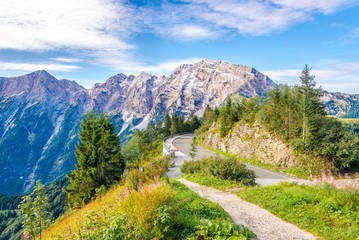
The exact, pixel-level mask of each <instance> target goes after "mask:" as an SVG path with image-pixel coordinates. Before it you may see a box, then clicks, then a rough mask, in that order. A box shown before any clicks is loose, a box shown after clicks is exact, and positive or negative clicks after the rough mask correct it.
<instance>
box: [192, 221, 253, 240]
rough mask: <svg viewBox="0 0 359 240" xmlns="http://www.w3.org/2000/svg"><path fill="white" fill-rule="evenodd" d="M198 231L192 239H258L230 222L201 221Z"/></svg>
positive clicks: (242, 227) (240, 226)
mask: <svg viewBox="0 0 359 240" xmlns="http://www.w3.org/2000/svg"><path fill="white" fill-rule="evenodd" d="M197 229H198V230H197V231H196V237H195V238H192V239H243V240H246V239H256V235H255V234H254V233H253V232H252V231H251V230H249V229H248V228H246V227H244V226H242V225H237V224H234V223H232V222H229V221H223V220H222V221H210V220H208V219H201V224H200V225H199V226H197Z"/></svg>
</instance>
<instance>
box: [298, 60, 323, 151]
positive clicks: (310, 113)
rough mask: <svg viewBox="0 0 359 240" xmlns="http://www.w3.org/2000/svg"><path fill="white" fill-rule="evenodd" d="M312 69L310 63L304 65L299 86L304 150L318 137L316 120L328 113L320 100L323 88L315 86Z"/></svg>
mask: <svg viewBox="0 0 359 240" xmlns="http://www.w3.org/2000/svg"><path fill="white" fill-rule="evenodd" d="M310 70H311V69H310V68H309V67H308V65H305V66H304V69H303V70H302V73H301V76H300V82H301V84H302V85H301V86H300V87H299V92H300V112H301V115H302V128H301V130H302V131H301V132H302V134H301V138H302V147H303V150H304V151H307V150H309V147H310V145H311V143H312V141H313V140H314V139H315V137H316V135H315V132H316V128H317V126H316V122H318V119H319V118H321V117H323V116H325V114H326V113H325V106H324V104H323V103H321V101H320V97H321V95H322V89H321V88H315V86H316V82H315V80H314V78H315V76H314V75H311V74H310Z"/></svg>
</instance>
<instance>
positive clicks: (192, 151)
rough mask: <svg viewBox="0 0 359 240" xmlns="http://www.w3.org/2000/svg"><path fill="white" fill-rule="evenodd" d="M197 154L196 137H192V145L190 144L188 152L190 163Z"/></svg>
mask: <svg viewBox="0 0 359 240" xmlns="http://www.w3.org/2000/svg"><path fill="white" fill-rule="evenodd" d="M197 152H198V147H197V138H196V136H194V137H193V138H192V143H191V148H190V150H189V155H190V156H191V159H192V161H193V160H194V158H195V157H196V155H197Z"/></svg>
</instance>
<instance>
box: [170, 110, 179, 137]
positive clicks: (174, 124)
mask: <svg viewBox="0 0 359 240" xmlns="http://www.w3.org/2000/svg"><path fill="white" fill-rule="evenodd" d="M178 132H179V119H178V116H177V115H176V114H175V113H174V114H173V115H172V117H171V135H174V134H176V133H178Z"/></svg>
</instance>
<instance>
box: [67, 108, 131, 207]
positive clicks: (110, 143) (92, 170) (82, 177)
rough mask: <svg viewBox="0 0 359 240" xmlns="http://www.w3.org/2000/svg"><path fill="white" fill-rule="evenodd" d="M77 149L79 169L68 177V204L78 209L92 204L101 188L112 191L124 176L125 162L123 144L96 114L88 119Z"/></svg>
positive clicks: (84, 121) (86, 117)
mask: <svg viewBox="0 0 359 240" xmlns="http://www.w3.org/2000/svg"><path fill="white" fill-rule="evenodd" d="M79 138H80V142H79V144H78V145H77V146H76V158H77V165H76V169H75V170H74V171H73V172H72V173H71V174H69V179H70V186H69V188H68V189H67V196H68V203H69V205H70V206H71V207H74V208H78V207H81V206H83V205H84V204H86V203H87V202H89V201H90V200H91V199H92V198H93V197H94V195H95V193H96V189H98V188H100V187H102V186H103V187H105V188H109V187H110V186H111V185H113V184H114V183H116V182H118V181H119V180H120V178H121V176H122V174H123V171H124V168H125V162H124V159H123V157H122V155H121V148H120V141H119V138H118V136H117V135H116V133H115V130H114V127H113V126H112V124H111V123H110V119H109V117H108V116H106V115H105V114H100V115H99V116H97V115H96V114H95V113H94V112H93V111H90V112H89V113H87V114H86V115H85V118H84V120H83V121H82V123H81V130H80V133H79Z"/></svg>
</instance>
